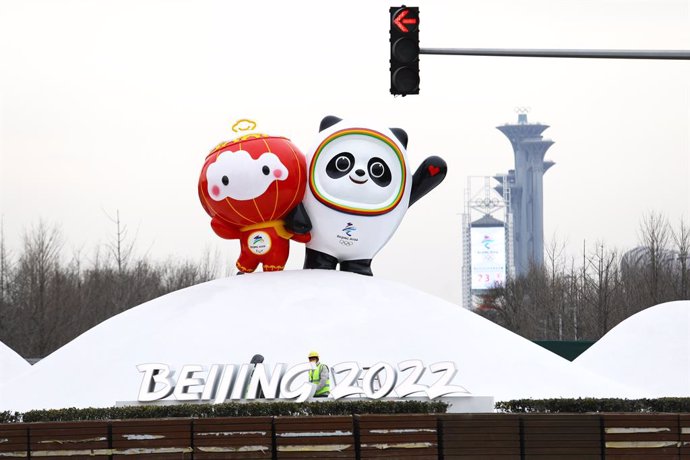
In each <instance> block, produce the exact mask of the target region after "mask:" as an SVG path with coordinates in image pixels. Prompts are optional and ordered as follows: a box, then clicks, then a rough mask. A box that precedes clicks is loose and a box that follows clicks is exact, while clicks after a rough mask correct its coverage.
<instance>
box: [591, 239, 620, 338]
mask: <svg viewBox="0 0 690 460" xmlns="http://www.w3.org/2000/svg"><path fill="white" fill-rule="evenodd" d="M587 264H588V268H589V269H591V270H592V272H593V274H592V276H588V277H587V278H586V289H585V300H586V302H587V304H588V306H589V318H590V321H591V323H590V330H591V332H592V338H599V337H601V336H602V335H604V334H606V333H607V332H608V331H609V330H610V329H611V328H612V327H613V326H614V325H615V324H617V322H618V321H617V314H618V313H619V312H618V310H619V308H620V306H619V304H618V302H617V300H618V293H619V289H620V275H619V269H618V267H619V263H618V255H617V253H616V251H615V250H612V251H608V250H607V249H606V247H605V245H604V243H599V244H597V246H596V249H595V251H594V253H593V254H592V255H590V256H589V257H588V258H587Z"/></svg>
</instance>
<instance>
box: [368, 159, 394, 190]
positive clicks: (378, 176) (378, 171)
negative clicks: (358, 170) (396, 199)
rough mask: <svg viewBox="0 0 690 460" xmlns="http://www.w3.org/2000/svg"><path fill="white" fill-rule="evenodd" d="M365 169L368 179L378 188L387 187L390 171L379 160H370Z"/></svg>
mask: <svg viewBox="0 0 690 460" xmlns="http://www.w3.org/2000/svg"><path fill="white" fill-rule="evenodd" d="M367 169H368V170H369V177H371V180H373V181H374V183H375V184H376V185H378V186H379V187H387V186H388V185H389V184H390V183H391V180H392V176H391V170H390V168H389V167H388V165H387V164H386V162H385V161H383V160H382V159H381V158H378V157H374V158H372V159H370V160H369V164H368V166H367Z"/></svg>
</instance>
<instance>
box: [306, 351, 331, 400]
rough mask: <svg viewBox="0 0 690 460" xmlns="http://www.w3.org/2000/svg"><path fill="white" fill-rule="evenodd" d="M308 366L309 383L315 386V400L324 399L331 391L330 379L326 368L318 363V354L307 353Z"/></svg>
mask: <svg viewBox="0 0 690 460" xmlns="http://www.w3.org/2000/svg"><path fill="white" fill-rule="evenodd" d="M308 358H309V364H311V370H310V371H309V383H313V384H314V385H316V392H315V393H314V397H315V398H324V397H326V396H328V394H329V393H330V391H331V379H330V371H329V370H328V366H326V365H325V364H322V363H321V362H319V354H318V353H317V352H315V351H311V352H309V356H308Z"/></svg>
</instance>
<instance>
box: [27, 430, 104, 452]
mask: <svg viewBox="0 0 690 460" xmlns="http://www.w3.org/2000/svg"><path fill="white" fill-rule="evenodd" d="M28 427H29V436H30V438H31V442H30V448H31V456H35V457H42V458H44V457H67V456H68V457H69V458H70V459H82V458H84V459H85V458H93V457H99V456H108V455H110V451H109V449H108V422H101V421H95V422H90V421H89V422H52V423H31V424H29V425H28Z"/></svg>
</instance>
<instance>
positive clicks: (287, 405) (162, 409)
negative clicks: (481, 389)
mask: <svg viewBox="0 0 690 460" xmlns="http://www.w3.org/2000/svg"><path fill="white" fill-rule="evenodd" d="M447 409H448V404H446V403H444V402H436V401H323V402H306V403H291V402H256V403H223V404H175V405H160V406H123V407H106V408H87V409H76V408H74V407H72V408H68V409H50V410H32V411H28V412H24V413H19V412H0V423H17V422H68V421H70V422H72V421H81V420H126V419H137V418H171V417H190V418H210V417H250V416H309V415H352V414H441V413H445V412H446V410H447Z"/></svg>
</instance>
